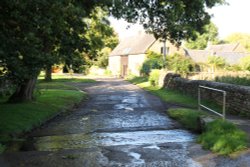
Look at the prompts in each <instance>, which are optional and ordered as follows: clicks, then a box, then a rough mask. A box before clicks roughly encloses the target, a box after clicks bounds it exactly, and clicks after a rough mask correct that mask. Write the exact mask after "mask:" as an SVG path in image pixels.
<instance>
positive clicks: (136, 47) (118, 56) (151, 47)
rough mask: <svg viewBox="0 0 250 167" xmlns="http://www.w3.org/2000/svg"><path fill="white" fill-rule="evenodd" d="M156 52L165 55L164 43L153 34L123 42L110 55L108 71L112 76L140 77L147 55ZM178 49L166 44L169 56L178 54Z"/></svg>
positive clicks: (141, 34) (140, 34) (142, 34)
mask: <svg viewBox="0 0 250 167" xmlns="http://www.w3.org/2000/svg"><path fill="white" fill-rule="evenodd" d="M148 51H154V52H156V53H163V42H161V41H160V40H156V39H155V37H154V36H153V35H152V34H146V33H144V32H140V33H138V34H137V35H136V36H133V37H129V38H127V39H124V40H122V41H121V42H120V43H119V44H118V46H117V47H116V48H115V49H114V50H113V51H112V52H111V53H110V55H109V65H108V69H109V70H110V71H111V72H112V75H115V76H120V77H125V76H126V75H128V74H133V75H136V76H139V75H140V67H141V66H142V64H143V62H144V60H145V59H146V53H147V52H148ZM177 51H178V48H177V47H175V46H174V45H172V44H171V43H170V42H168V41H167V42H166V53H167V55H170V54H173V53H176V52H177Z"/></svg>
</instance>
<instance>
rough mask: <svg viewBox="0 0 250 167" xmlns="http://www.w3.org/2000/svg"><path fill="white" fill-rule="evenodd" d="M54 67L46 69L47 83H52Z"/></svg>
mask: <svg viewBox="0 0 250 167" xmlns="http://www.w3.org/2000/svg"><path fill="white" fill-rule="evenodd" d="M51 74H52V66H50V65H48V66H47V67H46V69H45V81H52V77H51Z"/></svg>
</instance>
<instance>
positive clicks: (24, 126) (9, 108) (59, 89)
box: [0, 78, 94, 152]
mask: <svg viewBox="0 0 250 167" xmlns="http://www.w3.org/2000/svg"><path fill="white" fill-rule="evenodd" d="M65 82H72V79H66V78H65V79H63V80H62V79H55V80H54V81H53V82H38V85H37V88H38V89H37V90H38V91H36V100H35V101H32V102H24V103H16V104H12V103H11V104H9V103H5V101H6V100H7V97H5V98H0V152H1V151H2V150H3V148H4V147H5V146H4V145H3V144H6V143H8V142H9V141H11V140H13V139H14V140H15V138H16V137H18V135H19V134H21V133H23V132H28V131H30V130H31V129H33V128H34V127H37V126H39V125H41V124H42V123H44V122H45V121H47V120H48V119H50V118H52V117H53V116H55V115H56V114H58V113H59V112H61V111H67V110H69V109H71V108H72V107H73V106H74V105H75V104H77V103H80V102H81V101H82V100H83V99H84V98H85V97H86V94H85V93H84V92H81V91H78V90H77V88H75V87H74V86H70V85H67V84H65ZM73 82H94V80H88V79H79V80H78V79H74V80H73ZM1 143H2V144H1Z"/></svg>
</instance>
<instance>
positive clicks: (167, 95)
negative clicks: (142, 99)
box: [128, 77, 222, 112]
mask: <svg viewBox="0 0 250 167" xmlns="http://www.w3.org/2000/svg"><path fill="white" fill-rule="evenodd" d="M128 81H129V82H131V83H133V84H136V85H138V86H139V87H140V88H143V89H144V90H147V91H149V92H150V93H152V94H154V95H156V96H158V97H160V98H161V99H162V100H164V101H166V102H168V103H174V104H177V105H178V104H179V105H182V106H186V107H190V108H198V100H197V98H194V97H192V96H189V95H186V94H183V93H181V92H179V91H176V90H171V89H166V88H160V87H157V86H151V85H150V83H149V81H148V78H147V77H133V78H131V79H128ZM202 104H204V105H206V106H208V107H210V108H211V109H213V110H215V111H218V112H220V111H221V110H222V106H220V105H218V104H216V103H214V102H213V101H209V100H202Z"/></svg>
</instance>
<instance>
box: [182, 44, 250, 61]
mask: <svg viewBox="0 0 250 167" xmlns="http://www.w3.org/2000/svg"><path fill="white" fill-rule="evenodd" d="M185 55H186V56H189V57H190V58H191V59H192V60H193V61H194V62H196V63H206V62H207V60H208V56H212V55H213V56H220V57H223V58H224V59H225V61H226V63H227V64H229V65H235V64H238V63H239V62H240V59H241V58H243V57H245V56H248V55H250V53H247V50H246V49H245V48H244V47H243V46H242V45H241V44H240V43H234V44H219V45H210V44H208V46H207V48H206V49H205V50H192V49H185Z"/></svg>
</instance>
